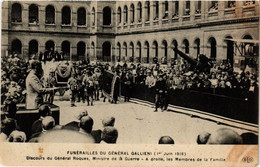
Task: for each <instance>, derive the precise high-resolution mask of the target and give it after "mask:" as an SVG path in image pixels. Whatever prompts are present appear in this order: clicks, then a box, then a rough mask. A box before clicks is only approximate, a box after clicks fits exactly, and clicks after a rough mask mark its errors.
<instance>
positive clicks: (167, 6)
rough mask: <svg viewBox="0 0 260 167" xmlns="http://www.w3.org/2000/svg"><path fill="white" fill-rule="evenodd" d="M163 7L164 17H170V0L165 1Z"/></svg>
mask: <svg viewBox="0 0 260 167" xmlns="http://www.w3.org/2000/svg"><path fill="white" fill-rule="evenodd" d="M163 8H164V15H163V19H165V18H168V16H169V3H168V1H164V2H163Z"/></svg>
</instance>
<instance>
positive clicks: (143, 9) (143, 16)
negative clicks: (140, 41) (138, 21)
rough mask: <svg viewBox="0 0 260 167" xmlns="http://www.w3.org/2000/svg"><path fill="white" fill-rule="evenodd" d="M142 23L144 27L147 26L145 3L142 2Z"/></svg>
mask: <svg viewBox="0 0 260 167" xmlns="http://www.w3.org/2000/svg"><path fill="white" fill-rule="evenodd" d="M141 3H142V23H143V26H144V25H145V11H146V10H145V1H142V2H141Z"/></svg>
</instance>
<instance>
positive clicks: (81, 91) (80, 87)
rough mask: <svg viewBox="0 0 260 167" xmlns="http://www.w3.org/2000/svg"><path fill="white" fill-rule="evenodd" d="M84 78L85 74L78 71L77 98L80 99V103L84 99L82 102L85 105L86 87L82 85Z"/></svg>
mask: <svg viewBox="0 0 260 167" xmlns="http://www.w3.org/2000/svg"><path fill="white" fill-rule="evenodd" d="M83 77H84V76H83V73H82V72H81V71H78V74H77V77H76V79H77V84H78V92H77V98H78V102H80V99H82V102H83V103H85V95H84V86H83V85H82V81H83Z"/></svg>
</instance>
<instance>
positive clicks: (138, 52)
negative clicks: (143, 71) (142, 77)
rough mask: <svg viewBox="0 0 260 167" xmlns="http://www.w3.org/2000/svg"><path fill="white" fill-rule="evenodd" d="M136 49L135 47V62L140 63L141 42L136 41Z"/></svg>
mask: <svg viewBox="0 0 260 167" xmlns="http://www.w3.org/2000/svg"><path fill="white" fill-rule="evenodd" d="M136 49H137V54H138V55H137V63H141V60H142V59H141V58H142V47H141V43H140V42H137V45H136Z"/></svg>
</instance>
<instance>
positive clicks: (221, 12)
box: [218, 1, 227, 19]
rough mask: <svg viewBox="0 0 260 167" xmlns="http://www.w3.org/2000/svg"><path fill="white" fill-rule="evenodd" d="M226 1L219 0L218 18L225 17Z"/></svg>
mask: <svg viewBox="0 0 260 167" xmlns="http://www.w3.org/2000/svg"><path fill="white" fill-rule="evenodd" d="M226 3H227V2H226ZM224 11H225V1H218V18H220V19H223V18H224Z"/></svg>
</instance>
